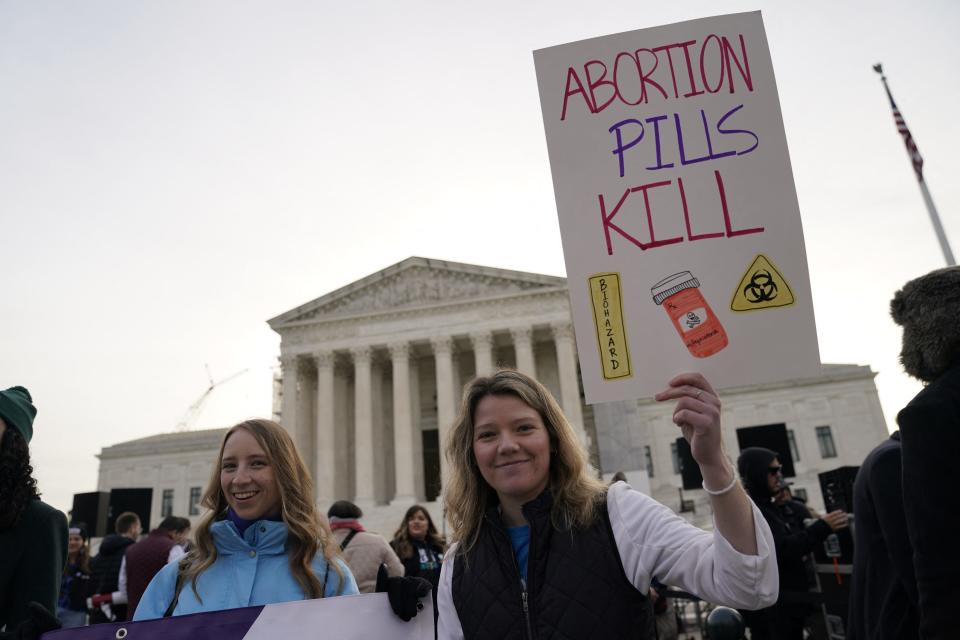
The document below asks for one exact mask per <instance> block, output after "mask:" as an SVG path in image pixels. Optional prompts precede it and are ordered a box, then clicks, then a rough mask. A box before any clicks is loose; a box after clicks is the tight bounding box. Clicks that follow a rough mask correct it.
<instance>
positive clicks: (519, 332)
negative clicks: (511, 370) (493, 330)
mask: <svg viewBox="0 0 960 640" xmlns="http://www.w3.org/2000/svg"><path fill="white" fill-rule="evenodd" d="M510 335H511V337H513V349H514V351H515V352H516V354H517V370H518V371H520V372H521V373H525V374H527V375H528V376H533V377H534V378H536V377H537V365H536V363H535V362H534V359H533V328H532V327H515V328H513V329H510Z"/></svg>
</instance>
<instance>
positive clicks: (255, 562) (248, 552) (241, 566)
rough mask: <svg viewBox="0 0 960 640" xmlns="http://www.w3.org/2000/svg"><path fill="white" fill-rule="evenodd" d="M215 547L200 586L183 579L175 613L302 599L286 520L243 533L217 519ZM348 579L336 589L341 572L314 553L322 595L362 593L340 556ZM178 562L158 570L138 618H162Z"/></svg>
mask: <svg viewBox="0 0 960 640" xmlns="http://www.w3.org/2000/svg"><path fill="white" fill-rule="evenodd" d="M210 533H211V534H212V535H213V542H214V544H215V545H216V547H217V560H216V562H214V563H213V565H212V566H211V567H210V568H209V569H207V570H206V571H204V572H203V573H201V574H200V576H199V577H198V578H197V591H198V592H199V593H200V597H201V600H198V599H197V596H196V595H195V594H194V592H193V586H192V585H191V584H190V583H186V584H184V585H183V589H181V591H180V599H179V601H178V602H177V607H176V608H175V609H174V610H173V615H175V616H179V615H185V614H188V613H200V612H202V611H220V610H222V609H234V608H237V607H251V606H256V605H263V604H273V603H275V602H288V601H290V600H303V599H304V597H305V595H304V593H303V589H302V588H301V587H300V584H299V583H298V582H297V581H296V579H295V578H294V577H293V574H291V573H290V561H289V558H288V556H287V544H286V543H287V525H286V524H284V523H283V522H273V521H269V520H260V521H258V522H255V523H253V524H252V525H250V527H249V528H247V530H246V532H245V533H244V535H243V537H241V536H240V533H239V532H238V530H237V528H236V526H235V525H234V524H233V523H232V522H230V521H229V520H220V521H218V522H215V523H214V524H213V526H212V527H211V528H210ZM337 563H338V564H339V565H340V570H341V571H342V572H343V575H344V578H345V581H344V586H343V590H342V591H340V593H337V591H338V588H339V586H340V581H339V579H338V576H337V572H336V571H335V570H333V569H332V568H330V570H329V571H328V570H327V561H326V559H325V558H324V557H323V554H322V553H318V554H317V556H316V557H315V558H314V559H313V572H314V574H315V575H316V576H317V579H319V580H320V583H321V584H323V585H324V596H325V597H329V596H335V595H352V594H355V593H358V590H357V583H356V581H355V580H354V579H353V574H351V573H350V569H348V568H347V565H346V564H344V562H343V561H342V560H339V559H338V560H337ZM177 564H178V563H176V562H171V563H170V564H168V565H167V566H165V567H164V568H163V569H161V570H160V572H159V573H157V575H156V576H154V578H153V580H151V581H150V585H149V586H148V587H147V590H146V591H145V592H144V594H143V597H142V598H141V599H140V604H139V605H138V606H137V611H136V613H135V614H134V616H133V619H134V620H135V621H136V620H150V619H153V618H160V617H162V616H163V613H164V612H165V611H166V610H167V607H168V606H170V602H171V601H172V600H173V592H174V590H175V589H176V585H177Z"/></svg>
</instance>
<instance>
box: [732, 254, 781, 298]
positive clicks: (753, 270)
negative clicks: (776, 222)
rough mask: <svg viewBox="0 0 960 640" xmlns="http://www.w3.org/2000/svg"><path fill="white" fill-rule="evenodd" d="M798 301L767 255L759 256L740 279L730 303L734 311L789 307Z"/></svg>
mask: <svg viewBox="0 0 960 640" xmlns="http://www.w3.org/2000/svg"><path fill="white" fill-rule="evenodd" d="M795 302H796V300H795V299H794V297H793V291H791V290H790V285H789V284H787V279H786V278H784V277H783V274H781V273H780V270H779V269H777V267H776V266H775V265H774V264H773V263H772V262H771V261H770V259H769V258H767V257H766V256H765V255H763V254H762V253H761V254H758V255H757V257H756V258H754V259H753V262H752V263H751V264H750V266H749V267H748V268H747V272H746V273H744V274H743V278H741V279H740V284H738V285H737V288H736V289H734V291H733V299H732V300H731V301H730V309H731V310H732V311H754V310H756V309H773V308H776V307H789V306H790V305H792V304H794V303H795Z"/></svg>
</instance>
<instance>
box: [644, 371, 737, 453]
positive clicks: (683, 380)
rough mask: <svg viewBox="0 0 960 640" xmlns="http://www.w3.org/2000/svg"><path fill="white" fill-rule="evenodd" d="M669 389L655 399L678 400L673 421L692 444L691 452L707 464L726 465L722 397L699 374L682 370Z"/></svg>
mask: <svg viewBox="0 0 960 640" xmlns="http://www.w3.org/2000/svg"><path fill="white" fill-rule="evenodd" d="M667 384H668V385H669V386H668V387H667V389H665V390H663V391H661V392H660V393H658V394H657V395H656V396H654V398H655V399H656V400H657V401H658V402H665V401H667V400H677V406H676V407H675V408H674V410H673V422H674V424H676V425H677V426H678V427H680V430H681V432H682V433H683V437H684V438H686V440H687V442H689V443H690V453H691V454H692V455H693V459H694V460H696V461H697V464H699V465H700V467H701V468H703V467H712V466H722V465H723V464H724V460H725V456H724V453H723V441H722V439H721V437H720V398H719V397H717V392H716V391H714V390H713V387H712V386H710V383H709V382H707V379H706V378H704V377H703V375H702V374H699V373H681V374H680V375H678V376H676V377H675V378H673V379H672V380H670V382H668V383H667Z"/></svg>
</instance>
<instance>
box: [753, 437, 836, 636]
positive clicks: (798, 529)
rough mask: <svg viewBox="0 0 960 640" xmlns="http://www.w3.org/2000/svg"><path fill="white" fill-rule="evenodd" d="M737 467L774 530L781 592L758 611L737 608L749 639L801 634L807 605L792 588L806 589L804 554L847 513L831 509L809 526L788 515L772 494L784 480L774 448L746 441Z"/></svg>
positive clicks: (806, 578) (806, 573) (808, 607)
mask: <svg viewBox="0 0 960 640" xmlns="http://www.w3.org/2000/svg"><path fill="white" fill-rule="evenodd" d="M737 469H738V471H739V472H740V478H741V480H742V481H743V484H744V487H745V488H746V490H747V493H749V494H750V498H751V499H753V501H754V502H755V503H756V505H757V507H758V508H759V509H760V513H761V514H763V517H764V519H765V520H766V521H767V524H768V525H769V526H770V531H771V533H773V542H774V545H775V546H776V550H777V568H778V569H779V571H780V596H779V598H778V599H777V603H776V604H775V605H773V606H772V607H768V608H767V609H761V610H760V611H741V614H742V615H743V618H744V622H745V623H746V625H747V626H748V627H749V628H750V634H751V635H750V637H751V638H752V639H753V640H766V639H771V638H772V639H778V640H779V639H782V640H802V639H803V625H804V618H806V616H807V615H808V614H809V612H810V605H808V604H805V603H803V602H797V601H796V600H793V601H791V594H798V593H804V592H806V591H808V590H809V584H808V572H807V569H806V566H805V564H804V556H805V555H807V554H808V553H810V552H812V551H813V550H814V548H815V547H816V546H817V545H818V544H821V543H822V542H823V541H824V540H825V539H826V537H827V536H828V535H830V534H831V533H833V532H834V531H836V530H838V529H842V528H844V527H846V526H847V514H845V513H844V512H842V511H833V512H831V513H829V514H827V515H826V516H824V517H823V518H821V519H819V520H815V521H814V522H813V524H811V525H810V526H803V524H802V523H801V522H800V521H798V520H797V519H796V518H794V517H787V516H786V515H785V514H784V512H783V511H782V510H781V508H780V507H779V506H778V505H777V504H775V502H774V497H775V496H776V495H777V493H779V492H780V489H781V487H782V485H783V474H782V467H781V465H780V461H779V460H778V459H777V453H776V452H775V451H771V450H770V449H764V448H763V447H749V448H747V449H744V450H743V451H742V452H741V453H740V457H739V458H738V459H737Z"/></svg>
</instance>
